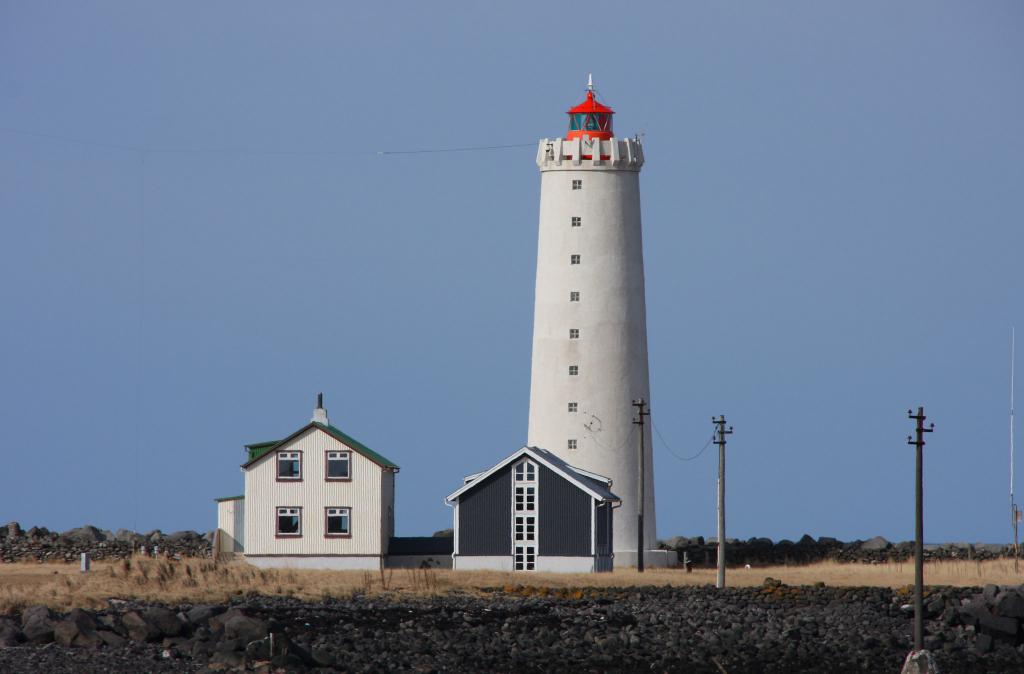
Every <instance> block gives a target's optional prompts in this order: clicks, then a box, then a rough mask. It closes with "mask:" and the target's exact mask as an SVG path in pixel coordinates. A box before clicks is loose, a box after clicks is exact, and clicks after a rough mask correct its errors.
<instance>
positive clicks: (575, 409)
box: [569, 403, 580, 414]
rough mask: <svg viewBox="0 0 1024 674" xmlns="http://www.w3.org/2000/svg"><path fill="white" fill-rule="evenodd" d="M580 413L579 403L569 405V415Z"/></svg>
mask: <svg viewBox="0 0 1024 674" xmlns="http://www.w3.org/2000/svg"><path fill="white" fill-rule="evenodd" d="M579 411H580V404H579V403H569V414H576V413H577V412H579Z"/></svg>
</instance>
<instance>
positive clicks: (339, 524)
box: [324, 508, 352, 536]
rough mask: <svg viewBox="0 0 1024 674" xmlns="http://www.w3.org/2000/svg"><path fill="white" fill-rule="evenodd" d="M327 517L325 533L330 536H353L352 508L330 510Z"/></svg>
mask: <svg viewBox="0 0 1024 674" xmlns="http://www.w3.org/2000/svg"><path fill="white" fill-rule="evenodd" d="M326 517H327V528H326V529H325V530H324V531H325V533H326V534H327V535H328V536H351V535H352V509H351V508H328V509H327V516H326Z"/></svg>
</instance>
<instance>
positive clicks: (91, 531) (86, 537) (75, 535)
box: [61, 525, 107, 544]
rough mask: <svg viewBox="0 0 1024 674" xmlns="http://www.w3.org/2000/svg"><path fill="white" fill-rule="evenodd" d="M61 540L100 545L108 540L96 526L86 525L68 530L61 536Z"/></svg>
mask: <svg viewBox="0 0 1024 674" xmlns="http://www.w3.org/2000/svg"><path fill="white" fill-rule="evenodd" d="M61 538H63V539H65V540H68V541H72V542H75V543H85V544H89V543H99V542H100V541H105V540H107V538H106V536H104V535H103V532H102V531H100V530H99V529H97V528H96V527H94V526H90V525H86V526H84V527H78V528H77V529H68V530H67V531H65V532H64V533H62V534H61Z"/></svg>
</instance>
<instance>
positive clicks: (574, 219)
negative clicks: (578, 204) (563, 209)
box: [572, 215, 583, 227]
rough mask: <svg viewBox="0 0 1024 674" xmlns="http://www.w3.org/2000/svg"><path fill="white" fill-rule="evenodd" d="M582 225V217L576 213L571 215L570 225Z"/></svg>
mask: <svg viewBox="0 0 1024 674" xmlns="http://www.w3.org/2000/svg"><path fill="white" fill-rule="evenodd" d="M582 225H583V218H581V217H580V216H578V215H574V216H572V226H573V227H580V226H582Z"/></svg>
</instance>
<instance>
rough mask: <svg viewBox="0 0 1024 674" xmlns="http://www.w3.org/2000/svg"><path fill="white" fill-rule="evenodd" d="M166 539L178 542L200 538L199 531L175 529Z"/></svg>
mask: <svg viewBox="0 0 1024 674" xmlns="http://www.w3.org/2000/svg"><path fill="white" fill-rule="evenodd" d="M165 538H166V540H167V541H168V542H171V543H177V542H180V541H192V540H196V539H198V538H200V536H199V533H198V532H195V531H175V532H174V533H173V534H168V535H167V536H166V537H165Z"/></svg>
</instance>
